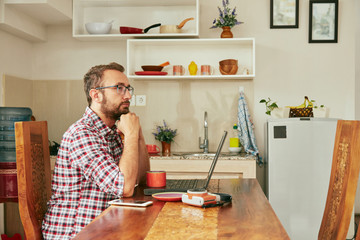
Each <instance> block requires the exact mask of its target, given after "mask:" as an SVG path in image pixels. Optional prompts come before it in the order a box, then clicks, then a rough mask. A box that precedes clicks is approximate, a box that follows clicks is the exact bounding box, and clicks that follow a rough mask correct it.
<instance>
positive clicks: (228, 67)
mask: <svg viewBox="0 0 360 240" xmlns="http://www.w3.org/2000/svg"><path fill="white" fill-rule="evenodd" d="M238 68H239V67H238V61H237V60H235V59H225V60H222V61H220V62H219V70H220V73H221V74H222V75H234V74H236V73H237V71H238Z"/></svg>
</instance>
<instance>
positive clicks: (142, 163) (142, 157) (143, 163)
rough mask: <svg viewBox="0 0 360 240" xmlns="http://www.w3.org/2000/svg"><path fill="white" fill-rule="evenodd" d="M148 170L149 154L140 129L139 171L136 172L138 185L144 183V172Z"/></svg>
mask: <svg viewBox="0 0 360 240" xmlns="http://www.w3.org/2000/svg"><path fill="white" fill-rule="evenodd" d="M149 170H150V160H149V154H148V151H147V148H146V143H145V139H144V136H143V134H142V131H141V129H140V134H139V171H138V180H137V181H138V183H139V184H145V183H146V171H149Z"/></svg>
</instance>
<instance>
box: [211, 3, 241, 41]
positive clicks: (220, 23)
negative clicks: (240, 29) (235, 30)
mask: <svg viewBox="0 0 360 240" xmlns="http://www.w3.org/2000/svg"><path fill="white" fill-rule="evenodd" d="M222 7H223V9H221V8H220V7H218V10H219V17H218V18H215V19H214V21H213V25H212V26H211V27H210V28H222V29H223V32H222V33H221V38H232V37H233V34H232V32H231V28H232V27H234V26H235V25H239V24H241V23H243V22H239V21H238V20H237V19H236V16H237V14H236V7H234V9H231V8H230V7H229V0H222Z"/></svg>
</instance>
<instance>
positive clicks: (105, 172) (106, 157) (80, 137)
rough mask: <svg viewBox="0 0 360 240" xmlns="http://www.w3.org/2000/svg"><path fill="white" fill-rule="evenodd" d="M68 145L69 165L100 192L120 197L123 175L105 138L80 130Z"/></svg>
mask: <svg viewBox="0 0 360 240" xmlns="http://www.w3.org/2000/svg"><path fill="white" fill-rule="evenodd" d="M70 145H71V147H70V149H69V153H70V161H71V165H72V166H73V167H75V168H77V169H80V171H81V172H82V174H83V176H84V177H85V178H86V179H87V180H88V181H91V182H93V183H94V184H96V185H97V186H98V187H99V189H100V190H101V191H103V192H106V193H109V194H113V195H115V196H117V197H121V196H122V194H123V188H124V175H123V174H122V173H121V172H120V169H119V166H118V165H117V164H116V159H114V155H113V154H111V149H110V147H109V145H108V144H107V141H106V140H105V138H104V137H103V136H101V135H99V134H96V133H95V132H91V131H89V130H86V129H81V130H78V131H76V132H75V133H74V134H73V138H72V143H71V144H70ZM119 147H120V146H119ZM115 157H116V156H115ZM118 157H119V158H120V156H118Z"/></svg>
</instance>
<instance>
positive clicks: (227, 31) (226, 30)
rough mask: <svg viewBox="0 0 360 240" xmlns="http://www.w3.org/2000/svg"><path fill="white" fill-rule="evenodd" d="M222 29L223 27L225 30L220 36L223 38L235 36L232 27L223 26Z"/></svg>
mask: <svg viewBox="0 0 360 240" xmlns="http://www.w3.org/2000/svg"><path fill="white" fill-rule="evenodd" d="M222 29H223V31H222V33H221V36H220V37H221V38H232V37H233V34H232V32H231V28H230V27H222Z"/></svg>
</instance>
